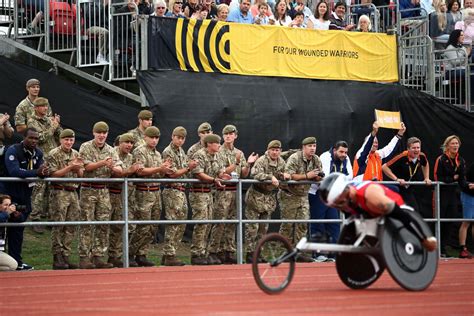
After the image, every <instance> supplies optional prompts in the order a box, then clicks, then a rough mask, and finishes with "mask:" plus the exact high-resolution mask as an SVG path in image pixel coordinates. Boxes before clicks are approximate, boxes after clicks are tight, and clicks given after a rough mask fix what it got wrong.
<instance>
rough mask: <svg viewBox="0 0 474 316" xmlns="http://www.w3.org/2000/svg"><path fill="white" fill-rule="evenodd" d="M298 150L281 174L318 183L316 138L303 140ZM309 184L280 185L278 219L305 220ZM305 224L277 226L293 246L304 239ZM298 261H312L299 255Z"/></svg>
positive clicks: (297, 179) (318, 163) (318, 169)
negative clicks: (279, 213)
mask: <svg viewBox="0 0 474 316" xmlns="http://www.w3.org/2000/svg"><path fill="white" fill-rule="evenodd" d="M302 146H303V147H302V150H301V151H298V152H296V153H294V154H293V155H291V156H290V157H289V158H288V161H287V162H286V166H285V172H286V173H288V174H289V175H290V176H291V180H294V181H307V180H312V181H320V180H321V179H322V176H321V175H320V172H321V171H322V169H323V167H322V164H321V160H320V159H319V157H318V156H317V155H316V138H315V137H306V138H305V139H303V141H302ZM310 186H311V185H310V184H290V185H285V186H281V190H280V192H279V193H278V198H279V202H280V208H281V218H282V219H306V220H307V219H309V202H308V192H309V188H310ZM307 230H308V225H307V224H291V223H286V224H281V226H280V234H282V235H283V236H285V237H286V238H288V240H290V242H292V243H293V244H296V243H297V242H298V241H299V240H300V239H301V238H303V237H304V236H306V232H307ZM298 258H299V260H300V261H309V262H312V261H313V260H312V259H311V258H309V257H306V256H302V255H300V256H299V257H298Z"/></svg>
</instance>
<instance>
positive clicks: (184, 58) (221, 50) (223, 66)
mask: <svg viewBox="0 0 474 316" xmlns="http://www.w3.org/2000/svg"><path fill="white" fill-rule="evenodd" d="M227 33H229V25H228V24H223V23H218V22H217V21H210V20H205V21H202V20H192V21H191V20H187V19H178V23H177V25H176V55H177V57H178V61H179V65H180V67H181V69H182V70H190V71H197V72H227V71H226V70H230V62H229V55H230V42H229V38H228V34H227ZM226 35H227V36H226Z"/></svg>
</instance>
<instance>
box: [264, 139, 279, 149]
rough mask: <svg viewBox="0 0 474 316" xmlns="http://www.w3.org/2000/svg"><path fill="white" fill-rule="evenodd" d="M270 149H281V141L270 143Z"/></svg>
mask: <svg viewBox="0 0 474 316" xmlns="http://www.w3.org/2000/svg"><path fill="white" fill-rule="evenodd" d="M270 148H281V142H280V141H279V140H272V141H271V142H269V143H268V146H267V149H270Z"/></svg>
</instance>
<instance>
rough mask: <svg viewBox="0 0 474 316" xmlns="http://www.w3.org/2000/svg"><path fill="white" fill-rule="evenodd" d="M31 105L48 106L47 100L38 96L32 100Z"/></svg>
mask: <svg viewBox="0 0 474 316" xmlns="http://www.w3.org/2000/svg"><path fill="white" fill-rule="evenodd" d="M33 105H34V106H44V105H46V106H49V101H48V99H46V98H43V97H39V98H36V99H35V100H34V101H33Z"/></svg>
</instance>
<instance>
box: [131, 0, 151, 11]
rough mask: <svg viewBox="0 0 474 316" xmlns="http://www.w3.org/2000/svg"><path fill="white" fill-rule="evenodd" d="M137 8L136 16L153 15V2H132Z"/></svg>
mask: <svg viewBox="0 0 474 316" xmlns="http://www.w3.org/2000/svg"><path fill="white" fill-rule="evenodd" d="M134 1H135V3H136V5H137V7H138V14H140V15H150V14H152V13H153V2H151V1H150V0H134Z"/></svg>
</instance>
